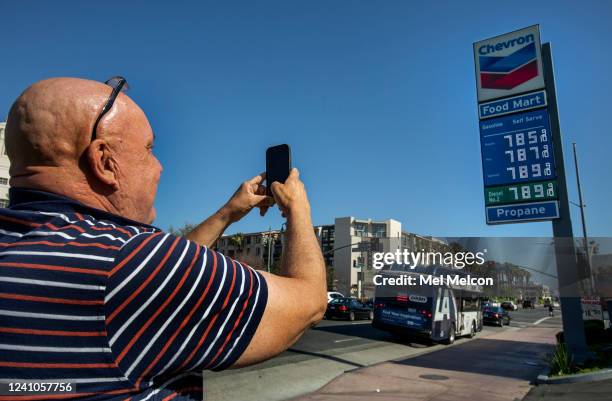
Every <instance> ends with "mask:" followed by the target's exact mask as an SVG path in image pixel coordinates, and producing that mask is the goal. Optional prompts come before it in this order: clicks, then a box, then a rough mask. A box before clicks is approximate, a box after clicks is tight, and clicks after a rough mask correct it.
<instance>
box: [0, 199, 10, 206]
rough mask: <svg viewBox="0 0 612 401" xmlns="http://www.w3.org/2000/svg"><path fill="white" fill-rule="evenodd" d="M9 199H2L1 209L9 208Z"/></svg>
mask: <svg viewBox="0 0 612 401" xmlns="http://www.w3.org/2000/svg"><path fill="white" fill-rule="evenodd" d="M8 204H9V201H8V199H0V207H8Z"/></svg>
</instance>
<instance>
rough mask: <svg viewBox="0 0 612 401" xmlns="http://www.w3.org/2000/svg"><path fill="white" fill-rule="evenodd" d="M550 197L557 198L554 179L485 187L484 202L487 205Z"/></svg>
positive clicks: (548, 198) (531, 200)
mask: <svg viewBox="0 0 612 401" xmlns="http://www.w3.org/2000/svg"><path fill="white" fill-rule="evenodd" d="M552 199H557V182H556V181H541V182H533V183H526V184H517V185H505V186H501V187H487V188H485V204H486V205H487V206H491V205H501V204H505V203H518V202H534V201H539V200H552Z"/></svg>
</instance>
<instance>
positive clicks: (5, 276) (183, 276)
mask: <svg viewBox="0 0 612 401" xmlns="http://www.w3.org/2000/svg"><path fill="white" fill-rule="evenodd" d="M111 84H112V87H111V86H108V85H105V84H101V83H97V82H93V81H88V80H82V79H73V78H55V79H48V80H44V81H40V82H38V83H36V84H34V85H32V86H31V87H30V88H28V89H26V90H25V91H24V92H23V94H21V96H19V98H18V99H17V100H16V101H15V103H14V104H13V106H12V108H11V110H10V113H9V116H8V120H7V125H6V149H7V152H8V156H9V158H10V160H11V169H10V174H11V180H10V184H11V190H10V205H9V208H7V209H0V348H1V349H2V352H1V353H0V379H1V382H2V383H3V385H4V386H7V385H9V384H10V385H12V386H13V388H15V387H14V383H15V382H23V381H24V380H34V381H36V382H64V383H68V384H67V385H64V386H63V387H60V389H57V388H56V389H55V390H54V391H52V393H47V394H42V395H41V394H40V393H39V394H38V395H32V394H31V393H29V394H24V393H20V392H12V393H11V394H12V395H10V396H6V395H1V394H0V399H28V400H37V399H40V400H46V399H70V398H78V397H85V398H90V399H105V400H107V399H121V400H123V399H130V400H151V399H156V400H157V399H159V400H161V399H164V400H169V399H174V400H200V399H202V378H201V370H203V369H214V370H221V369H226V368H229V367H241V366H247V365H250V364H254V363H258V362H261V361H264V360H266V359H268V358H271V357H273V356H275V355H277V354H279V353H280V352H282V351H283V350H285V349H287V348H288V347H289V346H290V345H291V344H293V343H294V342H295V341H296V340H297V339H298V338H299V337H300V336H301V334H302V333H303V332H304V331H305V330H307V329H308V328H309V327H310V326H312V325H313V324H315V323H316V322H318V321H319V320H320V319H321V318H322V316H323V313H324V311H325V307H326V285H325V268H324V263H323V258H322V255H321V251H320V248H319V245H318V242H317V239H316V237H315V236H314V231H313V228H312V223H311V217H310V206H309V203H308V199H307V197H306V192H305V190H304V185H303V184H302V182H301V181H300V179H299V177H298V172H297V170H295V169H294V170H293V171H292V172H291V175H290V177H289V179H288V180H287V181H286V182H285V183H284V184H281V183H277V182H275V183H273V184H272V186H271V189H272V193H273V198H274V199H273V200H272V199H271V198H270V197H267V196H265V195H264V194H265V187H264V186H263V185H262V181H263V179H264V176H263V175H259V176H256V177H254V178H252V179H251V180H248V181H246V182H245V183H243V184H242V185H241V186H240V188H239V189H238V190H237V191H236V193H235V194H234V195H233V196H232V197H231V199H230V200H229V201H228V202H227V203H226V204H225V205H224V206H223V207H222V208H221V209H219V210H218V211H217V212H216V213H215V214H213V215H212V216H211V217H209V218H208V219H206V220H205V221H203V222H202V223H201V224H200V225H199V226H198V227H197V228H196V229H195V230H193V232H191V233H190V234H189V235H187V237H186V238H178V237H174V236H172V235H170V234H166V233H163V232H161V231H160V230H159V229H157V228H155V227H152V226H150V225H149V224H150V223H152V222H153V219H154V218H155V210H154V208H153V202H154V199H155V194H156V190H157V183H158V180H159V178H160V174H161V171H162V167H161V165H160V163H159V162H158V160H157V159H156V158H155V156H154V155H153V151H152V149H153V140H154V136H153V133H152V130H151V127H150V126H149V123H148V120H147V118H146V116H145V114H144V113H143V111H142V110H141V109H140V108H139V107H138V106H137V105H136V104H135V103H134V102H133V101H132V100H131V99H130V98H129V97H128V96H126V95H125V94H124V93H122V92H121V87H122V86H124V85H125V81H124V80H123V79H118V80H115V81H114V82H112V83H111ZM195 178H197V177H194V179H195ZM273 201H275V202H276V204H278V206H279V208H280V209H281V211H282V213H283V215H284V216H285V217H286V218H287V231H286V247H285V251H284V254H283V260H282V267H281V268H282V274H281V276H275V275H271V274H266V273H264V272H259V271H254V270H253V269H251V268H250V267H249V266H246V265H244V264H242V263H239V262H237V261H234V260H232V259H230V258H227V257H225V256H223V255H221V254H219V253H216V252H214V251H212V250H211V249H209V247H210V246H211V245H212V244H213V243H214V242H215V241H216V239H217V238H218V237H219V236H220V235H221V234H222V233H223V231H224V230H225V229H226V228H227V227H228V226H229V225H230V224H231V223H233V222H235V221H238V220H240V219H241V218H242V217H243V216H245V215H246V214H247V213H249V212H250V211H251V209H253V208H255V207H258V208H259V209H260V211H261V214H262V215H263V214H265V212H266V210H267V208H268V207H269V206H271V204H272V203H273ZM295 294H299V298H297V297H296V295H295ZM70 391H72V392H70ZM25 395H27V397H25V398H20V397H24V396H25Z"/></svg>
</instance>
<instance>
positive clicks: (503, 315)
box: [482, 306, 510, 327]
mask: <svg viewBox="0 0 612 401" xmlns="http://www.w3.org/2000/svg"><path fill="white" fill-rule="evenodd" d="M482 321H483V322H484V323H491V324H494V325H496V326H499V327H502V326H503V325H504V324H505V325H509V324H510V314H509V313H508V311H507V310H505V309H503V308H502V307H501V306H495V307H491V308H486V309H485V310H484V311H483V313H482Z"/></svg>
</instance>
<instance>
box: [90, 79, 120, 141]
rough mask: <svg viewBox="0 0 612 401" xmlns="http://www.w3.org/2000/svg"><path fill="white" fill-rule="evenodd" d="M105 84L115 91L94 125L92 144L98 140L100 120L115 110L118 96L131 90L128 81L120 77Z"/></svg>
mask: <svg viewBox="0 0 612 401" xmlns="http://www.w3.org/2000/svg"><path fill="white" fill-rule="evenodd" d="M104 83H105V84H106V85H108V86H110V87H111V88H113V91H112V92H111V94H110V96H109V97H108V100H107V101H106V103H105V104H104V107H103V108H102V111H101V112H100V115H99V116H98V118H97V119H96V122H95V123H94V126H93V129H92V130H91V142H93V141H94V139H96V131H97V130H98V124H99V123H100V120H101V119H102V117H104V115H105V114H106V113H108V112H109V111H110V109H112V108H113V104H114V103H115V99H117V96H119V93H120V92H122V91H126V90H128V89H129V85H128V83H127V81H126V79H125V78H123V77H119V76H116V77H112V78H110V79H109V80H107V81H106V82H104Z"/></svg>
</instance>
